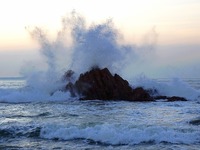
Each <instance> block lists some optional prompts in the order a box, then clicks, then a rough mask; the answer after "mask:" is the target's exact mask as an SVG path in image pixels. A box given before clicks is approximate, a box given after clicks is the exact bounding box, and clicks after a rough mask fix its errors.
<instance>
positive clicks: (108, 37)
mask: <svg viewBox="0 0 200 150" xmlns="http://www.w3.org/2000/svg"><path fill="white" fill-rule="evenodd" d="M28 31H29V33H30V35H31V36H32V38H33V39H34V40H36V41H38V43H39V45H40V53H41V55H42V56H43V61H44V62H43V63H44V64H45V65H40V66H33V67H31V66H27V68H30V69H29V71H27V70H26V69H24V68H22V71H21V72H22V75H23V76H24V77H25V78H26V85H25V86H24V87H22V88H19V89H5V88H3V89H0V102H30V101H63V100H69V99H72V98H71V97H70V94H69V93H68V92H62V91H61V89H62V88H63V87H64V86H65V85H66V83H67V81H63V80H62V76H63V75H64V73H65V72H66V71H67V70H73V71H74V72H75V73H76V74H75V79H76V78H77V77H78V75H79V74H80V73H83V72H85V71H87V70H89V69H90V68H91V67H93V66H99V67H100V68H104V67H107V68H108V69H109V70H110V71H111V72H113V73H118V74H120V75H122V76H123V75H124V76H126V73H127V70H128V68H129V70H132V69H134V70H137V68H138V64H141V63H142V62H144V59H147V58H148V56H149V57H150V56H151V52H152V49H153V47H154V44H155V43H154V42H152V41H156V40H150V41H149V42H148V41H146V43H145V44H144V45H142V46H137V45H128V44H120V42H119V40H120V38H121V37H122V35H121V34H120V33H119V31H118V30H117V29H116V27H115V26H114V23H113V22H112V20H107V21H105V22H104V23H101V24H92V25H88V24H87V23H86V20H85V19H84V17H83V16H81V15H79V14H78V13H76V12H72V13H71V14H70V15H69V16H67V17H65V18H63V20H62V28H61V30H60V31H59V32H58V33H57V36H56V38H55V40H53V41H52V40H50V38H49V36H48V33H47V32H46V31H45V30H43V29H42V28H39V27H35V28H34V29H32V30H31V29H28ZM153 31H154V30H153ZM154 32H155V31H154ZM154 32H153V33H154ZM152 37H154V36H153V35H152ZM147 60H148V59H147ZM147 63H148V62H147ZM133 64H135V65H134V66H135V68H132V69H130V68H131V67H130V66H132V65H133ZM41 66H43V67H41ZM142 66H144V65H141V67H142ZM25 68H26V67H25ZM140 70H141V68H140ZM130 72H132V71H130ZM136 72H137V71H136ZM129 76H130V75H129ZM75 79H74V80H75ZM132 85H133V86H143V87H145V88H147V89H149V88H153V89H156V90H157V91H158V92H159V93H160V94H163V95H168V96H174V95H175V96H182V97H185V98H187V99H191V100H196V99H199V95H200V92H199V90H196V89H194V88H192V87H191V86H189V85H187V84H186V83H184V82H182V81H180V80H172V81H171V82H169V83H158V82H156V81H152V80H150V79H147V78H140V79H139V80H135V81H134V82H133V83H132ZM1 87H2V86H1Z"/></svg>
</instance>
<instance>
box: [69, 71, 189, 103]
mask: <svg viewBox="0 0 200 150" xmlns="http://www.w3.org/2000/svg"><path fill="white" fill-rule="evenodd" d="M72 75H73V71H68V72H67V73H66V74H65V78H66V80H67V81H68V82H69V83H68V84H67V85H66V90H68V91H70V93H71V95H72V96H73V97H74V96H78V97H80V99H81V100H97V99H98V100H126V101H154V100H160V99H164V100H167V101H186V99H185V98H182V97H177V96H173V97H167V96H156V97H152V96H150V94H151V93H152V92H153V91H155V90H153V91H152V90H148V91H147V90H144V89H143V88H142V87H137V88H135V89H133V88H131V87H130V85H129V83H128V81H126V80H124V79H123V78H121V77H120V76H119V75H117V74H115V75H112V74H111V73H110V71H109V70H108V69H107V68H104V69H99V68H93V69H92V70H90V71H88V72H86V73H84V74H81V75H80V76H79V79H78V80H77V81H76V82H75V83H74V84H73V83H72V82H71V80H70V79H71V77H72Z"/></svg>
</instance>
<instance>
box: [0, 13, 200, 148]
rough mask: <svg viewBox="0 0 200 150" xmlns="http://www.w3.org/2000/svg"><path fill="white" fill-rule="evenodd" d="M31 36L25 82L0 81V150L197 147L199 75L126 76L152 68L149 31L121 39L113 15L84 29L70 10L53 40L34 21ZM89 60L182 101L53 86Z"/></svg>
mask: <svg viewBox="0 0 200 150" xmlns="http://www.w3.org/2000/svg"><path fill="white" fill-rule="evenodd" d="M68 29H69V31H68ZM30 34H31V36H32V37H33V38H34V39H36V40H37V41H38V43H39V44H40V47H41V49H40V54H41V56H42V58H43V62H42V63H39V65H36V66H34V63H33V62H32V63H31V64H30V63H27V66H26V65H25V66H24V68H22V70H21V72H22V73H23V74H22V76H24V77H25V80H23V79H18V78H2V79H0V149H23V150H24V149H25V150H26V149H27V150H30V149H44V150H46V149H67V150H68V149H73V150H74V149H76V150H78V149H85V150H86V149H87V150H88V149H99V150H102V149H109V150H110V149H118V150H121V149H148V150H151V149H152V150H156V149H157V150H160V149H165V150H168V149H170V150H175V149H193V150H199V149H200V128H199V122H200V121H199V120H200V109H199V108H200V79H187V80H185V81H182V80H180V79H172V80H171V79H170V80H169V79H156V80H152V79H148V78H146V77H144V76H141V77H138V78H134V79H133V78H132V77H133V76H134V75H135V74H133V72H134V73H136V74H137V73H143V71H145V68H147V67H148V68H149V69H150V68H151V67H152V66H149V64H153V63H151V62H152V60H153V59H154V58H153V57H154V56H153V54H152V53H151V52H152V49H153V47H154V41H156V40H155V39H154V36H153V34H152V38H151V40H150V41H147V43H146V44H144V45H142V46H137V45H134V44H133V45H123V44H120V43H119V42H118V41H119V38H120V36H121V34H120V33H119V32H118V31H117V30H116V28H115V27H114V25H113V23H112V21H110V20H108V21H107V22H105V23H102V24H97V25H96V24H92V25H91V26H89V27H87V24H86V23H85V20H84V18H83V17H81V16H79V15H77V14H76V13H72V14H71V17H67V18H64V19H63V20H62V29H61V30H60V31H59V32H58V34H57V37H56V39H55V40H54V41H51V40H49V37H48V35H47V34H46V32H45V31H43V30H42V29H41V28H39V27H36V28H35V29H34V30H33V31H30ZM66 37H67V38H66ZM66 39H71V42H72V44H71V45H68V44H66V43H70V42H69V41H66ZM36 64H38V63H36ZM42 66H43V67H42ZM44 66H45V67H44ZM93 66H99V67H100V68H104V67H107V68H108V69H109V70H110V71H111V72H112V73H118V74H120V75H122V76H123V78H125V79H127V78H128V79H129V80H128V81H129V83H130V84H131V86H133V87H138V86H142V87H143V88H145V89H156V90H157V91H158V92H159V94H160V95H166V96H180V97H185V98H186V99H188V100H189V101H187V102H163V101H159V102H148V103H139V102H136V103H133V102H132V103H131V102H125V101H120V100H119V101H117V102H115V101H99V100H98V101H97V100H96V101H80V100H77V99H78V98H72V97H70V94H69V92H62V91H61V90H60V89H61V88H63V86H65V85H66V81H63V80H61V78H62V76H63V74H64V72H65V71H67V70H69V69H71V70H73V71H75V73H76V74H75V76H74V80H75V79H76V78H77V76H78V75H79V74H80V73H83V72H85V71H88V70H89V69H90V68H91V67H93ZM138 66H139V67H138ZM27 68H28V69H27ZM150 71H151V69H150ZM144 73H145V72H144ZM126 77H127V78H126ZM192 121H193V122H195V123H193V124H191V122H192Z"/></svg>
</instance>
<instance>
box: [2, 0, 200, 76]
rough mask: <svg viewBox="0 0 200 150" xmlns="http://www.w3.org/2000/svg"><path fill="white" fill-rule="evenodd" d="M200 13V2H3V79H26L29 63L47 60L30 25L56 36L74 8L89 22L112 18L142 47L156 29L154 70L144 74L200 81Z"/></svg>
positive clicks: (127, 39) (128, 40)
mask: <svg viewBox="0 0 200 150" xmlns="http://www.w3.org/2000/svg"><path fill="white" fill-rule="evenodd" d="M199 9H200V1H199V0H162V1H161V0H139V1H138V0H116V1H114V0H17V1H13V0H0V77H8V76H9V77H10V76H21V74H20V71H21V68H22V67H23V66H24V64H26V63H27V62H31V61H36V62H37V61H38V60H39V59H41V58H40V56H39V52H38V49H39V45H38V43H37V42H36V41H34V40H33V39H31V37H30V35H29V33H28V31H27V29H26V28H27V27H28V28H29V27H34V26H39V27H42V28H45V29H48V31H49V32H50V33H51V34H52V36H53V35H54V34H55V33H56V32H57V31H58V30H59V28H60V27H61V19H62V17H64V16H65V15H66V14H69V13H70V12H72V11H73V10H75V11H76V12H78V13H79V14H81V15H83V16H84V17H85V18H86V20H87V22H88V23H92V22H95V23H100V22H102V21H105V20H106V19H109V18H111V19H112V20H113V22H114V24H115V26H116V28H117V29H118V30H119V31H120V33H122V34H123V38H124V42H125V43H130V44H138V45H142V44H144V41H145V40H144V39H145V38H146V37H148V36H152V35H151V32H152V30H153V31H155V32H156V35H157V36H156V42H155V47H156V48H155V51H154V55H153V56H152V58H149V59H152V67H151V68H149V67H148V68H145V63H144V64H142V67H141V68H142V69H139V70H138V73H139V72H141V73H145V74H147V75H148V76H150V77H171V76H182V77H200V76H199V74H200V67H199V66H200V65H199V64H200V28H199V27H200V19H199V18H200V11H199ZM155 60H156V61H155ZM150 61H151V60H150ZM150 61H149V62H150ZM149 62H148V63H149ZM128 71H129V70H128ZM130 72H131V69H130Z"/></svg>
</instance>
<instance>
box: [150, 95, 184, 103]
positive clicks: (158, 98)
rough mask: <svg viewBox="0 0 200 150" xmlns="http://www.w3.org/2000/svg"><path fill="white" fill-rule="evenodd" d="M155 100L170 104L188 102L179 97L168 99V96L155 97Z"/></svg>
mask: <svg viewBox="0 0 200 150" xmlns="http://www.w3.org/2000/svg"><path fill="white" fill-rule="evenodd" d="M153 99H154V100H160V99H162V100H167V101H168V102H174V101H187V100H186V99H185V98H184V97H178V96H172V97H168V96H156V97H153Z"/></svg>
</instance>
